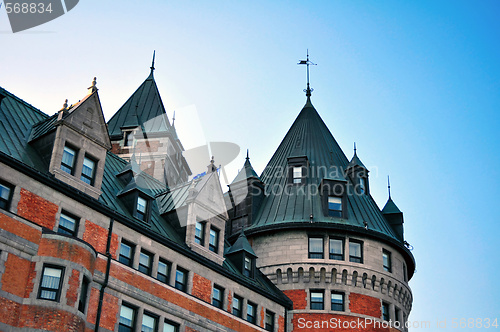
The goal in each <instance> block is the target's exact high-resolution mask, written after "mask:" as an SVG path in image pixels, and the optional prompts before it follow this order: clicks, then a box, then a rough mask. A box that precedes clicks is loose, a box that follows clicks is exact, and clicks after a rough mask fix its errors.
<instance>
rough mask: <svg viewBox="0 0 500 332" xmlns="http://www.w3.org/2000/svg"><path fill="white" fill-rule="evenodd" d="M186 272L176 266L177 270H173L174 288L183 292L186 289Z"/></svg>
mask: <svg viewBox="0 0 500 332" xmlns="http://www.w3.org/2000/svg"><path fill="white" fill-rule="evenodd" d="M187 274H188V272H187V271H186V270H184V269H181V268H179V267H178V268H177V271H175V288H177V289H178V290H180V291H183V292H185V291H186V290H187Z"/></svg>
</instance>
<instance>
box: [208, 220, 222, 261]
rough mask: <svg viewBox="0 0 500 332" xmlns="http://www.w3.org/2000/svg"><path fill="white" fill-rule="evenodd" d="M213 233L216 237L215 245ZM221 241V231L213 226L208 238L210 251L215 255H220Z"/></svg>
mask: <svg viewBox="0 0 500 332" xmlns="http://www.w3.org/2000/svg"><path fill="white" fill-rule="evenodd" d="M212 231H213V232H214V234H215V236H214V238H215V243H214V244H212ZM219 239H220V230H219V229H218V228H216V227H213V226H211V227H210V233H209V237H208V250H210V251H211V252H213V253H216V254H218V253H219Z"/></svg>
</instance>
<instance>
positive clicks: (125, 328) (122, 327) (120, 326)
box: [118, 302, 137, 332]
mask: <svg viewBox="0 0 500 332" xmlns="http://www.w3.org/2000/svg"><path fill="white" fill-rule="evenodd" d="M123 307H126V308H128V309H130V310H132V320H131V324H130V326H128V325H125V324H124V323H122V322H121V318H122V308H123ZM136 321H137V307H135V306H133V305H132V304H129V303H128V302H122V304H121V306H120V313H119V316H118V332H122V331H131V332H133V331H135V323H136Z"/></svg>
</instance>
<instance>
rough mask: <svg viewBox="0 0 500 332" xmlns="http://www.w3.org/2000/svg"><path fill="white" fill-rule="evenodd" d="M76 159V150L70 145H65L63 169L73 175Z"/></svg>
mask: <svg viewBox="0 0 500 332" xmlns="http://www.w3.org/2000/svg"><path fill="white" fill-rule="evenodd" d="M75 159H76V150H75V149H73V148H70V147H69V146H67V145H66V146H64V151H63V156H62V161H61V169H62V170H63V171H65V172H66V173H68V174H71V175H73V173H74V171H75Z"/></svg>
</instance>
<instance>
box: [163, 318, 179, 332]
mask: <svg viewBox="0 0 500 332" xmlns="http://www.w3.org/2000/svg"><path fill="white" fill-rule="evenodd" d="M163 332H179V324H177V323H174V322H171V321H168V320H167V321H165V323H163Z"/></svg>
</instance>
